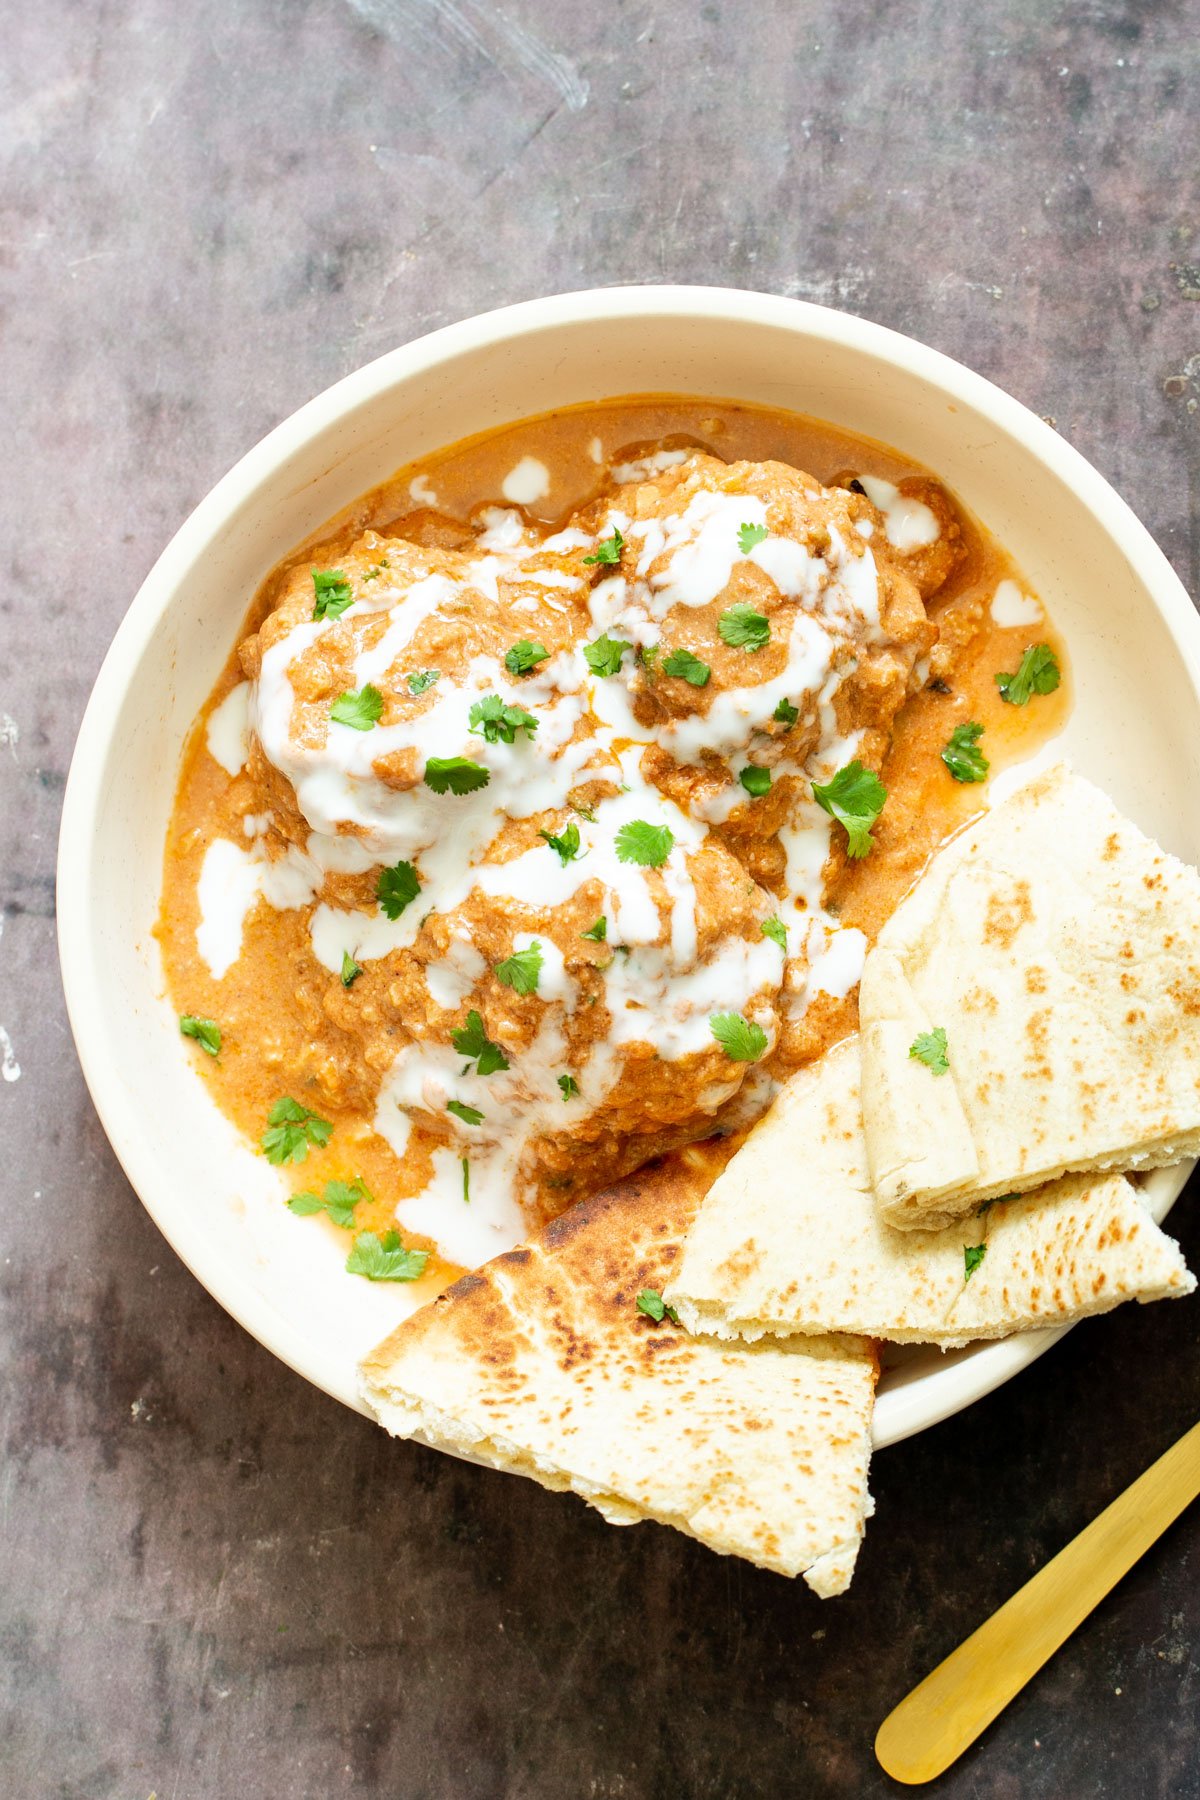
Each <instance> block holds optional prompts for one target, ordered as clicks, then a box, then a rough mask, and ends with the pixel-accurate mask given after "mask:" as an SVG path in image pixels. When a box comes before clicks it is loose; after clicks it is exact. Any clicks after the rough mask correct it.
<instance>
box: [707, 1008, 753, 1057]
mask: <svg viewBox="0 0 1200 1800" xmlns="http://www.w3.org/2000/svg"><path fill="white" fill-rule="evenodd" d="M708 1025H709V1030H710V1031H711V1032H712V1034H713V1036H714V1037H715V1038H716V1040H717V1042H718V1044H720V1046H721V1048H722V1050H723V1051H724V1052H725V1054H726V1056H727V1057H728V1058H729V1060H730V1062H757V1061H758V1059H759V1057H760V1056H761V1055H762V1053H763V1051H764V1050H765V1049H766V1047H767V1034H766V1032H765V1031H764V1030H763V1028H762V1026H761V1025H756V1024H755V1023H754V1021H753V1020H752V1019H744V1018H743V1017H742V1015H741V1013H736V1012H729V1013H714V1014H713V1015H712V1017H711V1018H710V1019H709V1021H708Z"/></svg>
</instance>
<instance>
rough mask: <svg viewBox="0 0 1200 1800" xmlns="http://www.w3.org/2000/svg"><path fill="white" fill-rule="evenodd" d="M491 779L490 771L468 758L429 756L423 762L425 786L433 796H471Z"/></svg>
mask: <svg viewBox="0 0 1200 1800" xmlns="http://www.w3.org/2000/svg"><path fill="white" fill-rule="evenodd" d="M491 779H492V776H491V771H490V770H489V769H485V768H484V766H483V764H482V763H477V762H473V761H472V760H471V758H470V757H469V756H430V757H428V758H427V759H426V762H425V785H426V787H430V788H432V789H433V791H434V793H435V794H445V793H451V794H473V793H474V792H475V789H476V788H483V787H486V786H487V784H488V782H489V781H490V780H491Z"/></svg>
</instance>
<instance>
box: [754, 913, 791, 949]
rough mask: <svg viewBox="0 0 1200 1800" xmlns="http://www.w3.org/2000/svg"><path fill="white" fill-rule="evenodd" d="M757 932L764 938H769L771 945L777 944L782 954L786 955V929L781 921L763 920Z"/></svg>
mask: <svg viewBox="0 0 1200 1800" xmlns="http://www.w3.org/2000/svg"><path fill="white" fill-rule="evenodd" d="M759 930H760V931H761V932H762V934H763V936H764V937H765V938H770V940H771V942H772V943H773V944H778V945H779V948H780V949H781V950H782V951H783V954H784V955H785V956H786V955H787V927H786V926H785V925H784V922H783V920H782V919H778V918H776V919H764V920H763V922H762V924H761V925H760V927H759Z"/></svg>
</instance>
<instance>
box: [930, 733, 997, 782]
mask: <svg viewBox="0 0 1200 1800" xmlns="http://www.w3.org/2000/svg"><path fill="white" fill-rule="evenodd" d="M982 736H983V726H982V725H978V724H976V723H975V721H974V720H972V721H971V723H970V724H969V725H956V726H955V727H954V730H953V731H952V732H951V733H950V742H949V743H948V744H947V745H946V748H945V749H944V750H943V751H942V761H943V762H944V763H945V765H946V767H947V768H948V769H949V771H950V773H951V774H952V775H953V777H954V779H955V781H986V779H987V772H988V769H989V768H990V766H991V765H990V764H989V762H988V759H987V757H986V756H985V755H984V754H983V751H982V750H981V749H980V748H979V740H980V738H981V737H982Z"/></svg>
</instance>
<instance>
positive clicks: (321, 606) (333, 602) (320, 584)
mask: <svg viewBox="0 0 1200 1800" xmlns="http://www.w3.org/2000/svg"><path fill="white" fill-rule="evenodd" d="M312 578H313V593H314V594H315V596H316V600H315V604H314V606H313V618H314V619H340V618H341V616H342V614H343V613H344V612H345V610H346V608H347V607H348V606H352V605H353V604H354V595H353V593H352V592H351V589H350V583H349V581H347V579H346V577H345V575H344V574H343V573H342V571H341V569H314V570H313V572H312Z"/></svg>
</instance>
